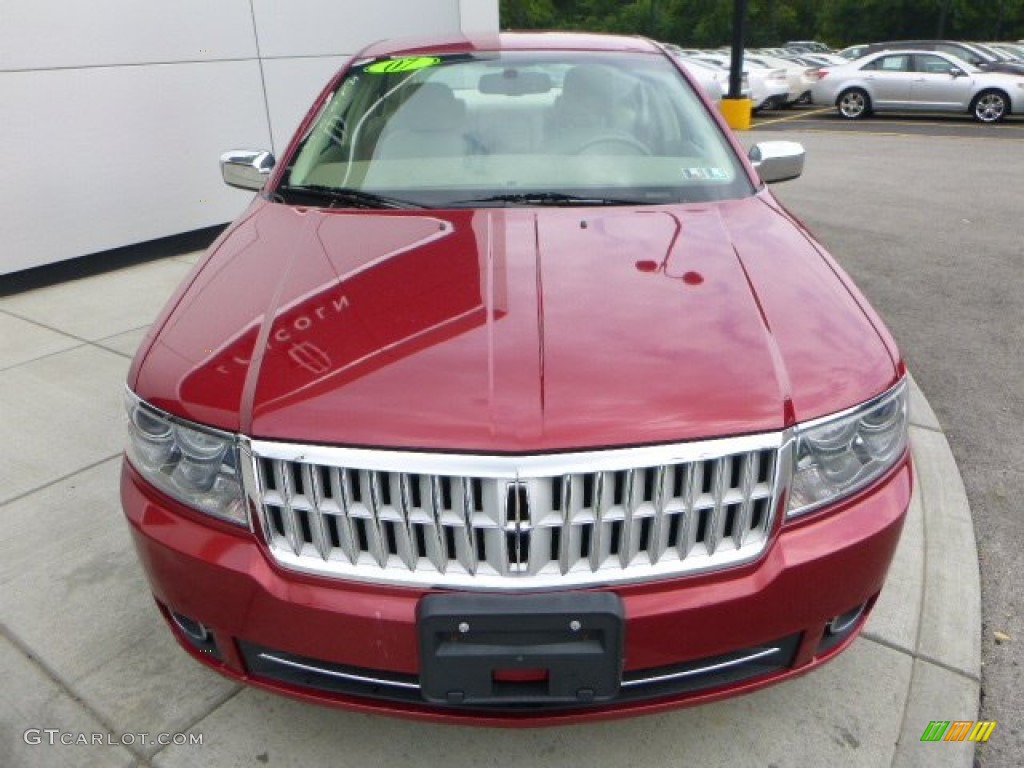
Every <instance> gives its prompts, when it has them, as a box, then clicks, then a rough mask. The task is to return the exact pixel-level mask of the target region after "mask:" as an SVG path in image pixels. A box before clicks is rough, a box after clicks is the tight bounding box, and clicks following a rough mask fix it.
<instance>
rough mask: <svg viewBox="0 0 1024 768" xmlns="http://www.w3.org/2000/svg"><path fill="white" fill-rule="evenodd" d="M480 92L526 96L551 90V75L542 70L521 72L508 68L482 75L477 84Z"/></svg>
mask: <svg viewBox="0 0 1024 768" xmlns="http://www.w3.org/2000/svg"><path fill="white" fill-rule="evenodd" d="M477 87H478V88H479V89H480V93H488V94H500V95H502V96H526V95H527V94H535V93H547V92H548V91H550V90H551V76H550V75H548V74H546V73H544V72H522V71H520V70H518V69H513V68H511V67H510V68H508V69H506V70H504V71H502V72H493V73H491V74H489V75H483V76H481V78H480V83H479V85H478V86H477Z"/></svg>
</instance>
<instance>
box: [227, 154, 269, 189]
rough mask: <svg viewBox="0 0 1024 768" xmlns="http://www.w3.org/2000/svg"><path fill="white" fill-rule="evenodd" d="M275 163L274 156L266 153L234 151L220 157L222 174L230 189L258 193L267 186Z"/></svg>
mask: <svg viewBox="0 0 1024 768" xmlns="http://www.w3.org/2000/svg"><path fill="white" fill-rule="evenodd" d="M274 162H275V160H274V156H273V155H272V154H270V153H269V152H266V151H258V152H256V151H252V150H246V149H233V150H231V151H230V152H225V153H224V154H223V155H221V156H220V174H221V176H223V177H224V183H225V184H227V185H228V186H229V187H237V188H238V189H254V190H257V191H258V190H261V189H263V185H264V184H266V182H267V178H268V177H269V176H270V172H271V171H272V170H273V169H274Z"/></svg>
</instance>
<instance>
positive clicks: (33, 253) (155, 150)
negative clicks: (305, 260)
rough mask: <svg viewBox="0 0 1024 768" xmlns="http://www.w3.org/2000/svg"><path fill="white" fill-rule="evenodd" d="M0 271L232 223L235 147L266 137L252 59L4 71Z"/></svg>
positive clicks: (260, 143)
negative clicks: (224, 172) (229, 157)
mask: <svg viewBox="0 0 1024 768" xmlns="http://www.w3.org/2000/svg"><path fill="white" fill-rule="evenodd" d="M0 104H3V110H4V119H3V120H2V121H0V137H2V140H0V146H2V147H3V156H2V160H0V162H2V165H3V168H4V176H5V178H6V180H7V181H6V182H5V183H4V184H2V185H0V210H2V211H3V220H4V227H3V230H4V238H3V243H2V246H0V271H2V272H13V271H16V270H19V269H26V268H28V267H32V266H37V265H40V264H46V263H49V262H53V261H59V260H61V259H66V258H71V257H74V256H80V255H83V254H87V253H94V252H96V251H102V250H106V249H109V248H114V247H118V246H122V245H127V244H129V243H134V242H141V241H144V240H151V239H154V238H158V237H165V236H167V235H171V234H174V233H177V232H187V231H189V230H193V229H199V228H201V227H207V226H212V225H215V224H220V223H223V222H225V221H228V220H230V219H232V218H233V217H234V216H236V215H237V214H238V212H239V211H241V210H242V209H243V208H244V207H245V205H246V202H247V201H248V200H249V199H250V198H251V197H252V195H251V193H246V192H242V191H239V190H233V189H231V188H229V187H227V186H225V185H224V184H223V182H221V180H220V171H219V168H218V166H217V158H218V156H219V154H220V152H221V151H223V150H224V149H225V148H228V147H236V146H239V147H245V146H253V147H265V146H268V145H269V141H270V135H269V132H268V130H267V120H266V109H265V107H264V103H263V97H262V93H261V87H260V73H259V64H258V62H256V61H252V60H250V61H237V62H216V63H214V62H211V63H207V64H161V65H151V66H133V67H97V68H89V69H77V70H44V71H39V72H19V73H14V74H10V73H8V74H4V75H0Z"/></svg>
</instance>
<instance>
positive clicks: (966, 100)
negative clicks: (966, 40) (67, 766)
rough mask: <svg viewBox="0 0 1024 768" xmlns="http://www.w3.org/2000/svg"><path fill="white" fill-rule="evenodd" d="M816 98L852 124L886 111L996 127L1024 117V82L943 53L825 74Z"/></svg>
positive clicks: (858, 64) (900, 55)
mask: <svg viewBox="0 0 1024 768" xmlns="http://www.w3.org/2000/svg"><path fill="white" fill-rule="evenodd" d="M811 96H812V99H813V101H814V103H815V104H822V105H826V104H834V105H835V106H836V108H837V109H838V110H839V114H840V115H841V116H843V117H846V118H850V119H856V118H860V117H865V116H866V115H870V114H871V113H872V112H876V111H877V112H880V111H883V110H926V111H930V112H967V113H970V114H972V115H974V117H975V118H976V119H977V120H980V121H981V122H983V123H995V122H998V121H1000V120H1002V119H1003V118H1004V117H1006V115H1008V114H1010V113H1011V112H1014V111H1017V112H1021V111H1024V77H1020V76H1018V75H1009V74H1003V73H1000V72H982V71H981V70H980V69H978V68H977V67H974V66H971V65H970V64H968V63H967V62H966V61H963V60H962V59H958V58H956V57H955V56H950V55H949V54H945V53H939V52H938V51H914V50H903V51H881V52H879V53H873V54H870V55H868V56H865V57H863V58H861V59H857V60H856V61H853V62H851V63H849V64H844V65H842V66H838V67H828V68H825V69H823V70H821V79H820V80H818V81H817V82H816V83H815V84H814V85H813V87H812V88H811Z"/></svg>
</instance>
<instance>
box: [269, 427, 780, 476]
mask: <svg viewBox="0 0 1024 768" xmlns="http://www.w3.org/2000/svg"><path fill="white" fill-rule="evenodd" d="M785 439H786V433H784V432H768V433H763V434H757V435H745V436H743V437H728V438H722V439H718V440H703V441H695V442H691V443H674V444H671V445H651V446H640V447H635V448H612V449H609V450H593V451H579V452H572V453H541V454H530V455H521V456H520V455H512V456H502V455H495V454H490V455H488V454H474V453H425V452H422V451H394V450H384V449H382V450H376V449H367V448H340V447H334V446H323V445H303V444H301V443H281V442H274V441H269V440H255V439H254V440H251V441H250V445H251V450H252V452H253V453H254V454H256V455H258V456H259V457H260V458H263V459H279V460H283V461H293V462H306V463H310V464H327V465H330V466H341V467H346V468H348V469H363V470H376V471H378V472H408V473H409V474H421V475H447V476H451V477H480V478H491V479H499V480H500V479H505V480H512V481H515V480H516V479H517V478H520V477H523V478H525V477H531V478H541V477H556V476H558V475H570V474H588V473H595V472H614V471H621V470H626V469H633V468H635V467H654V466H659V465H662V464H682V463H688V462H695V461H706V460H709V459H717V458H721V457H723V456H730V455H734V454H737V453H747V452H749V451H758V450H766V449H775V450H777V449H779V448H781V447H782V445H783V443H784V442H785Z"/></svg>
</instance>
